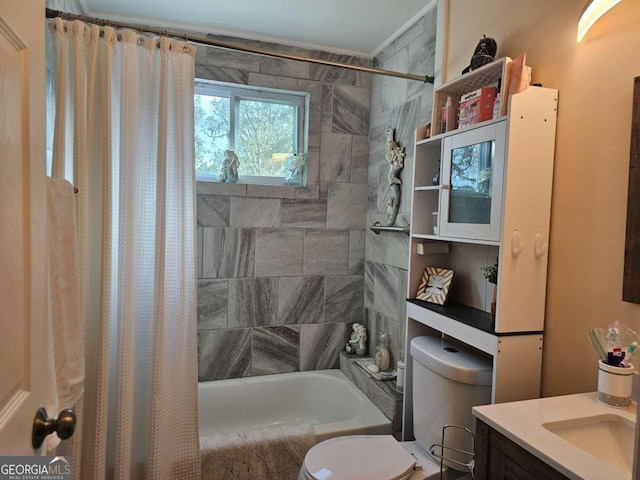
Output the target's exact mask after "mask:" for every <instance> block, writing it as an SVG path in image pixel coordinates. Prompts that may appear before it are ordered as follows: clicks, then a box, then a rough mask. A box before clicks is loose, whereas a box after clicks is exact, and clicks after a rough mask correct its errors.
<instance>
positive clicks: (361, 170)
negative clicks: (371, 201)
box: [351, 135, 369, 183]
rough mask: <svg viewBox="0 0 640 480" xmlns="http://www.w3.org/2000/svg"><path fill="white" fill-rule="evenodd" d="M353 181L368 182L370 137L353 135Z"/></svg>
mask: <svg viewBox="0 0 640 480" xmlns="http://www.w3.org/2000/svg"><path fill="white" fill-rule="evenodd" d="M351 138H352V143H351V183H367V179H368V176H369V137H367V136H359V135H354V136H352V137H351Z"/></svg>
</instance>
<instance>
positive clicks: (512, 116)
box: [403, 58, 558, 439]
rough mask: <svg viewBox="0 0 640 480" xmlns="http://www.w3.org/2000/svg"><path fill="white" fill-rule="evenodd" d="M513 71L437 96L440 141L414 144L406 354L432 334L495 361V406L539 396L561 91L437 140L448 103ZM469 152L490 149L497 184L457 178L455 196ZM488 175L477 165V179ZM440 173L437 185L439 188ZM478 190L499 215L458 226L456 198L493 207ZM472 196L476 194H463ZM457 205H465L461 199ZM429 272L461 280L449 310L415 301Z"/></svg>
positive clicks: (530, 94)
mask: <svg viewBox="0 0 640 480" xmlns="http://www.w3.org/2000/svg"><path fill="white" fill-rule="evenodd" d="M509 64H510V59H509V58H503V59H500V60H496V61H495V62H493V63H491V64H489V65H486V66H484V67H482V68H480V69H478V70H474V71H473V72H470V73H468V74H466V75H464V76H463V77H461V78H459V79H457V80H454V81H452V82H450V83H448V84H446V85H443V86H441V87H440V88H438V89H436V90H435V93H434V114H433V122H432V132H434V136H432V137H431V138H427V139H416V143H415V159H414V166H413V168H414V172H413V180H414V189H413V198H412V209H411V234H410V235H411V245H410V261H409V282H408V292H407V298H408V300H407V319H406V322H407V323H406V342H407V343H406V345H405V351H406V352H407V355H408V354H409V345H410V343H411V340H412V339H413V338H414V337H417V336H420V335H432V336H445V337H447V338H448V339H453V340H456V341H458V342H462V343H464V344H466V345H468V346H471V347H472V348H474V349H476V350H477V351H479V352H482V354H484V355H488V356H490V357H492V360H493V383H492V402H494V403H500V402H507V401H515V400H524V399H529V398H537V397H539V396H540V380H541V365H542V348H543V333H544V310H545V296H546V281H547V280H546V279H547V249H548V240H549V223H550V215H551V187H552V179H553V161H554V148H555V132H556V113H557V100H558V92H557V90H554V89H549V88H542V87H535V86H532V87H529V88H527V89H526V90H524V91H523V92H521V93H518V94H515V95H512V96H511V97H510V100H509V101H507V99H504V98H503V102H502V111H501V113H500V115H499V116H498V118H494V119H492V120H489V121H486V122H482V123H478V124H475V125H473V126H470V127H466V128H463V129H458V130H452V131H449V132H446V133H440V131H439V130H440V129H439V127H438V125H439V123H440V110H441V107H442V106H444V104H445V102H446V98H447V96H454V95H455V96H457V97H459V96H460V95H461V94H464V93H467V92H471V91H473V90H475V89H477V88H480V87H483V86H490V85H492V84H495V83H496V82H498V80H500V81H501V83H502V85H503V86H504V85H506V82H507V81H508V78H507V72H508V68H509ZM503 90H504V88H503ZM433 127H436V128H433ZM487 140H489V143H487ZM472 144H474V145H476V144H477V145H481V144H484V145H491V153H492V155H493V158H492V159H491V160H490V161H489V163H491V167H492V168H493V173H492V175H491V177H490V182H492V183H490V185H489V186H486V185H481V184H480V182H479V181H478V180H479V179H478V178H476V179H475V180H476V183H474V184H473V186H469V185H470V184H471V183H473V182H468V183H467V184H464V185H462V187H461V186H460V185H461V184H460V181H459V178H460V177H458V178H457V181H458V184H457V186H453V187H452V185H451V184H452V183H454V184H455V183H456V181H452V177H451V171H452V167H451V162H452V157H453V156H454V153H453V152H454V151H455V150H456V148H459V147H460V146H465V145H472ZM463 148H464V147H463ZM484 166H485V164H482V163H481V164H480V165H479V166H478V165H476V170H480V169H481V167H484ZM436 172H439V173H440V185H433V181H432V179H433V176H434V174H435V173H436ZM478 176H479V177H481V176H482V175H481V174H478ZM482 180H483V181H486V178H484V179H482ZM463 183H464V182H463ZM479 185H480V186H481V187H482V188H486V190H487V191H488V192H489V194H488V196H489V197H492V198H491V199H490V200H489V203H491V207H490V209H491V210H492V213H491V215H489V214H488V213H487V216H486V218H485V219H484V220H482V221H480V222H478V223H479V225H478V228H474V225H465V223H466V220H458V221H456V220H455V219H454V218H453V216H454V215H458V216H459V214H454V213H453V207H452V206H451V205H453V201H454V200H452V199H453V198H454V197H455V196H456V195H458V196H460V195H462V196H465V197H468V196H472V197H474V198H472V199H471V203H473V202H475V204H476V205H480V204H482V203H483V202H484V203H485V204H486V202H487V200H486V199H483V198H480V197H482V196H483V193H482V188H479ZM473 189H475V190H474V192H473V194H469V193H468V192H466V191H464V190H473ZM476 190H477V191H478V192H479V193H478V192H476ZM485 193H486V192H485ZM456 201H457V202H458V204H460V199H459V197H457V199H456ZM474 208H475V207H473V206H472V207H470V209H471V210H473V209H474ZM435 212H437V216H436V215H434V213H435ZM464 215H465V214H464V213H463V214H462V217H464ZM489 217H490V218H489ZM436 220H437V224H438V225H437V230H434V227H435V226H436ZM447 222H449V223H447ZM470 223H475V222H470ZM461 224H462V225H461ZM459 227H460V228H459ZM419 244H421V245H420V250H421V252H422V254H419V253H418V245H419ZM496 259H498V260H499V272H498V284H497V287H496V292H497V302H496V315H495V320H494V321H492V320H491V315H490V310H491V301H492V297H493V291H494V285H493V284H490V283H488V282H487V281H486V280H485V279H484V277H483V274H482V271H481V267H483V266H487V265H491V264H493V263H495V261H496ZM426 267H439V268H446V269H450V270H453V271H454V276H453V282H452V286H451V290H450V292H449V298H448V302H447V304H446V305H436V304H433V303H428V302H424V301H421V300H417V299H416V294H417V291H418V286H419V284H420V281H421V279H422V275H423V272H424V271H425V269H426ZM406 375H407V379H410V378H411V375H412V362H407V370H406ZM405 385H406V388H405V393H404V394H405V399H404V418H403V421H404V437H405V439H410V438H412V436H413V418H412V411H413V405H412V403H413V402H412V382H411V381H407V382H406V384H405Z"/></svg>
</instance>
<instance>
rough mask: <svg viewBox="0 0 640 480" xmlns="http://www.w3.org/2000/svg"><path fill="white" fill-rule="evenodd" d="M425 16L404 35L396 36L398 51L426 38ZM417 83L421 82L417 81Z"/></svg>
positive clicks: (395, 42)
mask: <svg viewBox="0 0 640 480" xmlns="http://www.w3.org/2000/svg"><path fill="white" fill-rule="evenodd" d="M434 10H435V9H434ZM423 18H424V17H421V18H420V19H419V20H418V21H416V22H415V23H414V24H413V25H411V26H410V27H409V28H407V29H406V30H405V31H404V32H402V35H400V36H399V37H398V38H396V39H395V40H394V41H393V44H394V45H393V47H394V48H395V51H396V52H397V51H399V50H402V49H403V48H405V47H406V46H407V45H409V44H410V43H411V42H414V41H416V40H420V41H423V40H424V34H425V31H424V21H423ZM411 71H415V70H411ZM416 83H419V82H416Z"/></svg>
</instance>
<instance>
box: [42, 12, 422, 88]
mask: <svg viewBox="0 0 640 480" xmlns="http://www.w3.org/2000/svg"><path fill="white" fill-rule="evenodd" d="M46 16H47V18H56V17H60V18H62V19H63V20H80V21H82V22H85V23H93V24H96V25H101V26H111V27H118V28H129V29H132V30H137V31H139V32H142V33H153V34H155V35H162V36H166V37H173V38H180V39H184V40H185V41H187V42H191V43H197V44H201V45H207V46H210V47H216V48H224V49H227V50H237V51H240V52H245V53H253V54H257V55H264V56H267V57H275V58H283V59H286V60H295V61H297V62H308V63H316V64H319V65H328V66H330V67H338V68H346V69H349V70H357V71H360V72H366V73H373V74H376V75H386V76H389V77H397V78H404V79H406V80H417V81H420V82H423V83H433V81H434V77H430V76H428V75H414V74H411V73H402V72H394V71H393V70H383V69H380V68H370V67H361V66H359V65H348V64H346V63H339V62H332V61H330V60H322V59H319V58H311V57H303V56H299V55H290V54H288V53H280V52H274V51H273V50H266V49H263V48H255V47H245V46H244V45H238V44H235V43H229V42H223V41H219V40H211V39H209V38H203V37H197V36H190V35H186V34H182V33H176V32H170V31H167V30H165V29H161V28H158V27H153V26H148V25H136V24H133V23H123V22H112V21H109V20H102V19H100V18H92V17H85V16H83V15H75V14H72V13H66V12H61V11H58V10H52V9H50V8H47V15H46Z"/></svg>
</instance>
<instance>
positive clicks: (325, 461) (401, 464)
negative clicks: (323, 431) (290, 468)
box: [304, 435, 416, 480]
mask: <svg viewBox="0 0 640 480" xmlns="http://www.w3.org/2000/svg"><path fill="white" fill-rule="evenodd" d="M415 464H416V459H415V458H414V457H413V456H412V455H410V454H409V453H408V452H407V451H406V450H405V449H404V448H403V447H402V446H401V445H400V444H399V443H398V442H397V441H396V439H395V438H393V437H392V436H391V435H358V436H350V437H336V438H331V439H329V440H325V441H324V442H321V443H319V444H317V445H315V446H314V447H313V448H311V449H310V450H309V452H307V455H306V457H305V460H304V467H305V470H306V471H307V473H308V474H309V475H311V476H312V477H313V478H314V479H315V480H401V479H404V478H408V476H409V475H410V474H411V472H412V471H413V467H414V466H415Z"/></svg>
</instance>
